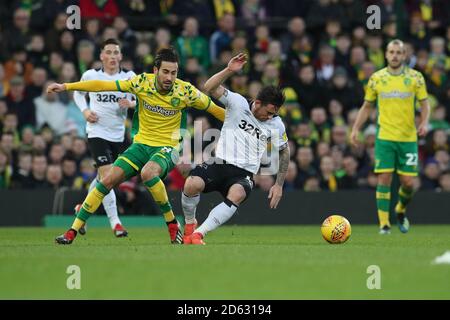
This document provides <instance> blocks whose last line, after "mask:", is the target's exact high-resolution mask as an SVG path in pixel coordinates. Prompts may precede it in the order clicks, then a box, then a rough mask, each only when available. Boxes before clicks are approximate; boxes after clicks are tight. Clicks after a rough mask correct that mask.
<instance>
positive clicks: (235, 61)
mask: <svg viewBox="0 0 450 320" xmlns="http://www.w3.org/2000/svg"><path fill="white" fill-rule="evenodd" d="M246 63H247V55H246V54H245V53H239V54H238V55H237V56H235V57H233V58H232V59H231V60H230V61H229V62H228V70H230V71H233V72H236V71H240V70H242V68H243V67H244V65H245V64H246Z"/></svg>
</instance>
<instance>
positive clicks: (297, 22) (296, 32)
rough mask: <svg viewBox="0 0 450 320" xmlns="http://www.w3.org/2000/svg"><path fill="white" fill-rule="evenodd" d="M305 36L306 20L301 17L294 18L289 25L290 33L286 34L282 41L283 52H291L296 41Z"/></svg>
mask: <svg viewBox="0 0 450 320" xmlns="http://www.w3.org/2000/svg"><path fill="white" fill-rule="evenodd" d="M304 34H305V20H303V19H302V18H301V17H293V18H292V19H290V20H289V23H288V32H287V33H284V34H283V35H282V36H281V37H280V39H281V48H282V50H283V52H285V53H286V52H289V50H290V48H291V47H292V43H293V42H294V39H299V38H301V37H302V36H303V35H304Z"/></svg>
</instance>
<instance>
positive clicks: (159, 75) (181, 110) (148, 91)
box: [47, 48, 225, 244]
mask: <svg viewBox="0 0 450 320" xmlns="http://www.w3.org/2000/svg"><path fill="white" fill-rule="evenodd" d="M177 73H178V56H177V54H176V52H175V51H174V50H173V48H167V49H162V50H160V51H159V52H158V54H157V55H156V57H155V66H154V68H153V74H150V73H143V74H140V75H137V76H135V77H132V78H131V79H129V80H116V81H101V80H89V81H82V82H74V83H64V84H58V83H53V84H51V85H50V86H49V87H48V89H47V91H48V92H62V91H65V90H79V91H94V92H98V91H122V92H129V93H132V94H134V95H135V97H136V107H135V112H134V116H133V127H132V135H133V143H132V144H131V146H130V147H129V148H128V149H127V150H126V151H125V152H124V153H122V154H120V155H119V157H118V158H117V160H116V161H115V162H114V164H113V166H112V168H111V169H110V170H109V171H108V173H107V174H106V175H104V176H103V177H102V178H101V180H100V182H98V183H97V185H96V186H95V188H94V189H93V190H92V191H91V192H89V194H88V195H87V197H86V199H85V200H84V202H83V204H82V207H81V209H80V211H79V212H78V214H77V217H76V218H75V221H74V222H73V224H72V227H71V228H70V229H69V230H68V231H67V232H65V233H64V234H63V235H61V236H58V237H57V238H56V239H55V240H56V242H57V243H59V244H71V243H72V241H73V240H74V239H75V237H76V235H77V232H78V231H79V230H80V228H81V227H82V226H83V225H84V224H85V222H86V220H87V219H88V218H89V217H90V216H91V215H92V214H93V213H94V212H95V211H96V210H97V209H98V207H99V206H100V204H101V203H102V200H103V198H104V197H105V195H106V194H108V192H109V191H110V190H111V189H112V188H114V187H115V186H117V185H118V184H120V183H122V182H123V181H125V180H128V179H130V178H131V177H133V176H135V175H137V174H139V173H140V175H141V178H142V181H143V183H144V184H145V186H146V187H147V189H148V190H149V192H150V193H151V195H152V196H153V199H154V200H155V201H156V203H157V204H158V206H159V208H160V209H161V212H162V213H163V215H164V219H165V220H166V223H167V226H168V229H169V235H170V240H171V242H172V243H174V244H180V243H182V233H181V230H180V224H179V223H178V221H177V220H176V219H175V216H174V214H173V212H172V207H171V205H170V202H169V200H168V197H167V193H166V188H165V186H164V183H163V182H162V179H164V178H165V177H166V176H167V174H168V173H169V172H170V170H172V169H173V167H174V166H175V164H176V162H177V157H178V154H179V151H180V149H181V147H180V146H181V142H182V136H181V129H183V128H184V127H185V125H186V116H187V114H186V108H187V107H194V108H196V109H200V110H204V111H207V112H209V113H210V114H212V115H213V116H215V117H216V118H217V119H219V120H221V121H223V120H224V118H225V111H224V109H223V108H220V107H219V106H217V105H216V104H215V103H213V102H212V101H211V99H210V98H209V97H208V96H207V95H205V94H204V93H202V92H200V91H199V90H198V89H196V88H195V87H194V86H193V85H191V84H190V83H188V82H185V81H182V80H180V79H177Z"/></svg>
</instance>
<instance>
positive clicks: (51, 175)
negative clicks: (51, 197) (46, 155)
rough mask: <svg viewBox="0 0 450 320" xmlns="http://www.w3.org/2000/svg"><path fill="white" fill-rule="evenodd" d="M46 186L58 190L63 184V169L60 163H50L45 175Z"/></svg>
mask: <svg viewBox="0 0 450 320" xmlns="http://www.w3.org/2000/svg"><path fill="white" fill-rule="evenodd" d="M45 178H46V187H47V188H51V189H53V190H58V188H59V187H61V185H62V178H63V176H62V170H61V166H60V165H59V164H50V165H49V166H48V167H47V172H46V175H45Z"/></svg>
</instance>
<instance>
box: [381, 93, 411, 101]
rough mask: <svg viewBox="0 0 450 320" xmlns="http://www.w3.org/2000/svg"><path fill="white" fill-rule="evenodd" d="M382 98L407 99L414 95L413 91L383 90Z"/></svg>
mask: <svg viewBox="0 0 450 320" xmlns="http://www.w3.org/2000/svg"><path fill="white" fill-rule="evenodd" d="M380 95H381V98H383V99H392V98H399V99H407V98H409V97H411V96H412V92H400V91H391V92H381V94H380Z"/></svg>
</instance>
